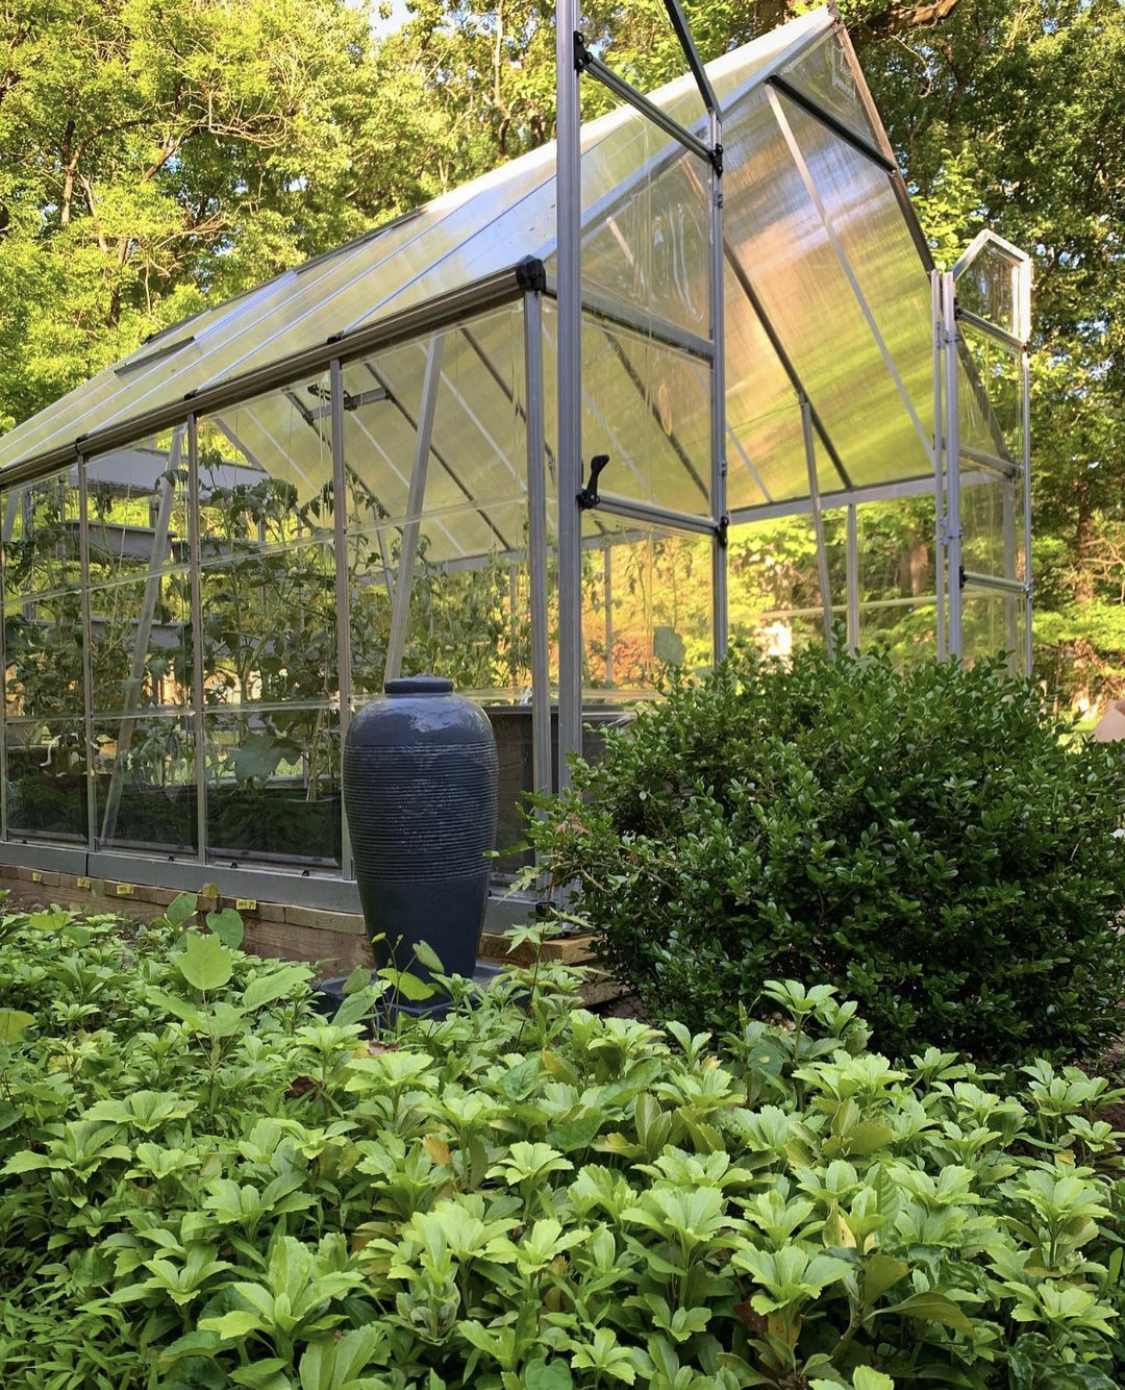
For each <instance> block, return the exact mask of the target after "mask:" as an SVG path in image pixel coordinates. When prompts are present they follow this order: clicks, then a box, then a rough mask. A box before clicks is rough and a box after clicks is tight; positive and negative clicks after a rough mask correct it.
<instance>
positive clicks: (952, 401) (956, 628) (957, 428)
mask: <svg viewBox="0 0 1125 1390" xmlns="http://www.w3.org/2000/svg"><path fill="white" fill-rule="evenodd" d="M941 334H942V352H943V355H944V362H945V414H944V422H945V450H944V455H945V463H944V475H945V515H944V525H945V546H946V572H947V574H948V593H949V639H948V640H949V655H950V656H955V657H957V658H958V659H960V657H961V656H962V655H963V651H964V647H963V641H962V631H961V628H962V607H963V605H962V595H961V582H962V581H961V422H960V417H959V415H958V398H957V351H958V348H957V288H956V283H955V281H954V279H953V273H952V272H951V271H948V270H947V271H943V272H942V275H941Z"/></svg>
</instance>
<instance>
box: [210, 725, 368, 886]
mask: <svg viewBox="0 0 1125 1390" xmlns="http://www.w3.org/2000/svg"><path fill="white" fill-rule="evenodd" d="M204 732H205V737H206V755H207V840H208V857H209V858H210V859H212V860H213V861H215V862H217V863H228V864H231V865H238V864H242V863H246V862H249V863H268V864H276V865H278V866H280V867H285V868H299V867H304V868H319V869H336V868H338V867H339V865H340V805H341V802H340V735H339V712H338V711H337V710H332V709H328V708H326V707H325V706H323V705H321V706H317V705H312V704H294V703H287V704H285V705H282V706H266V705H257V706H246V707H244V708H242V709H240V710H237V711H234V710H228V711H224V712H222V713H215V712H212V711H211V710H208V711H207V712H206V713H205V714H204Z"/></svg>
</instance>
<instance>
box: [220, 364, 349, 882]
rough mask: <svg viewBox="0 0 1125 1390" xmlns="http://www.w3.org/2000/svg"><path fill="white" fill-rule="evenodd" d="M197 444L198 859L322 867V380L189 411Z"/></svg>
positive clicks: (330, 620)
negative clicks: (211, 410)
mask: <svg viewBox="0 0 1125 1390" xmlns="http://www.w3.org/2000/svg"><path fill="white" fill-rule="evenodd" d="M198 437H199V493H200V520H199V526H200V540H199V544H200V557H201V571H200V589H201V597H202V612H203V630H202V634H201V636H202V657H203V696H204V713H203V719H204V738H205V745H204V753H205V763H206V773H207V807H206V811H207V853H208V857H209V858H211V859H212V860H214V861H216V862H218V863H241V862H243V861H248V862H264V863H271V864H279V865H284V864H287V863H288V864H291V865H293V866H297V865H300V866H305V867H308V866H319V867H321V868H329V869H330V868H335V867H337V866H338V865H339V863H340V844H341V839H340V783H339V763H340V754H339V701H340V688H339V674H338V661H337V621H336V613H337V605H336V561H335V548H334V540H333V536H334V530H333V528H334V487H333V462H332V440H331V388H330V382H329V378H328V375H327V374H323V375H318V376H316V377H314V378H309V379H305V380H302V381H298V382H294V383H292V384H291V385H290V386H288V387H285V388H283V389H281V390H278V391H274V392H271V393H270V394H268V395H266V396H263V397H260V398H258V399H257V400H254V401H251V402H248V403H245V404H241V405H238V406H235V407H232V408H230V409H229V410H224V411H223V412H221V413H220V414H218V415H215V416H210V417H205V418H202V419H201V420H200V422H199V427H198Z"/></svg>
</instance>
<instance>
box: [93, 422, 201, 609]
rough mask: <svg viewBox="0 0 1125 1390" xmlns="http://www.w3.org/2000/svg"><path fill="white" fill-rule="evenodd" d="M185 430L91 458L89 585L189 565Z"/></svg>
mask: <svg viewBox="0 0 1125 1390" xmlns="http://www.w3.org/2000/svg"><path fill="white" fill-rule="evenodd" d="M186 434H187V431H186V428H185V427H182V426H181V427H180V428H178V429H176V430H173V431H170V432H168V433H166V434H165V435H163V436H159V437H157V438H149V439H144V440H141V441H138V443H136V444H134V445H129V446H126V447H125V448H121V449H116V450H114V451H113V452H111V453H108V454H98V455H96V456H95V457H93V458H91V459H89V460H87V463H86V480H87V481H86V487H87V511H88V515H89V520H90V583H91V584H95V585H100V584H111V583H114V582H115V581H118V580H123V579H129V578H134V577H137V576H140V575H145V574H159V573H164V572H167V571H169V570H174V569H177V568H181V567H182V568H186V566H187V560H188V553H187V547H188V516H187V509H188V456H187V439H186Z"/></svg>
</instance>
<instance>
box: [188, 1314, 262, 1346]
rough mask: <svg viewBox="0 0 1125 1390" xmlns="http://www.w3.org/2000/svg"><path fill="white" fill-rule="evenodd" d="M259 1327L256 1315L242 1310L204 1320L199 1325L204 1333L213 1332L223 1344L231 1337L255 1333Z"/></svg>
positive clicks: (258, 1318)
mask: <svg viewBox="0 0 1125 1390" xmlns="http://www.w3.org/2000/svg"><path fill="white" fill-rule="evenodd" d="M261 1325H262V1320H261V1318H260V1317H259V1316H258V1314H257V1313H251V1312H247V1311H246V1310H245V1309H242V1308H236V1309H234V1311H233V1312H230V1313H224V1314H223V1316H222V1317H221V1318H204V1319H203V1321H202V1322H201V1323H200V1324H199V1326H200V1328H201V1329H202V1330H203V1331H204V1332H214V1333H216V1334H217V1335H218V1336H219V1337H220V1338H221V1339H222V1340H223V1341H224V1342H226V1341H229V1340H230V1339H231V1338H232V1337H245V1336H247V1335H248V1334H249V1333H251V1332H256V1331H257V1330H258V1328H259V1327H261Z"/></svg>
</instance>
